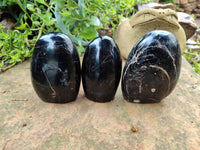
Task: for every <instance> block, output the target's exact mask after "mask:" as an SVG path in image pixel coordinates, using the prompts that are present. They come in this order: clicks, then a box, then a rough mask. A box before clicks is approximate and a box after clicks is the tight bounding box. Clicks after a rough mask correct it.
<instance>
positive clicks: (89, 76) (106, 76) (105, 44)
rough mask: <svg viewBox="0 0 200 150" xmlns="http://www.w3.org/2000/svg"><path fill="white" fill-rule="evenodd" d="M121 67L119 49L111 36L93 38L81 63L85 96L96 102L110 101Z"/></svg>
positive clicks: (118, 79)
mask: <svg viewBox="0 0 200 150" xmlns="http://www.w3.org/2000/svg"><path fill="white" fill-rule="evenodd" d="M121 67H122V61H121V57H120V53H119V49H118V47H117V45H116V44H115V42H114V40H113V39H112V38H110V37H107V36H102V37H98V38H96V39H95V40H93V41H92V42H91V43H90V44H89V46H88V48H87V49H86V51H85V55H84V58H83V64H82V81H83V88H84V92H85V96H86V97H87V98H88V99H90V100H93V101H96V102H107V101H111V100H112V99H113V98H114V96H115V93H116V90H117V87H118V85H119V81H120V76H121Z"/></svg>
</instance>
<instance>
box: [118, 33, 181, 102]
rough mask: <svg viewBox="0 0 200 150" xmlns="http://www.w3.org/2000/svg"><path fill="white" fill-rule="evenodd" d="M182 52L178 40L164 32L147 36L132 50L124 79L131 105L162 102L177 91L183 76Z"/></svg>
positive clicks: (126, 95)
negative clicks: (181, 74)
mask: <svg viewBox="0 0 200 150" xmlns="http://www.w3.org/2000/svg"><path fill="white" fill-rule="evenodd" d="M180 67H181V51H180V47H179V43H178V40H177V39H176V37H175V36H174V35H173V34H172V33H170V32H168V31H163V30H155V31H152V32H149V33H147V34H146V35H145V36H144V37H143V38H142V39H141V40H140V41H139V42H138V43H137V44H136V45H135V46H134V47H133V49H132V51H131V52H130V54H129V56H128V59H127V61H126V64H125V66H124V70H123V75H122V85H121V86H122V92H123V96H124V98H125V99H126V100H127V101H130V102H137V103H153V102H159V101H161V100H162V99H163V98H165V97H166V96H168V95H169V94H170V93H171V92H172V90H173V89H174V87H175V85H176V83H177V80H178V78H179V74H180Z"/></svg>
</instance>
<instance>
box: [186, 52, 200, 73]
mask: <svg viewBox="0 0 200 150" xmlns="http://www.w3.org/2000/svg"><path fill="white" fill-rule="evenodd" d="M183 56H184V57H185V58H186V59H187V60H188V61H189V62H190V64H191V65H192V68H193V69H194V70H195V72H196V73H198V74H200V53H199V52H197V51H195V52H193V51H191V50H187V49H186V50H185V51H184V53H183Z"/></svg>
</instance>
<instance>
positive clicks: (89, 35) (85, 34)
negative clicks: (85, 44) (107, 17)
mask: <svg viewBox="0 0 200 150" xmlns="http://www.w3.org/2000/svg"><path fill="white" fill-rule="evenodd" d="M79 36H80V37H82V38H84V39H94V38H96V37H98V32H97V31H96V29H95V28H94V27H88V28H84V30H83V31H82V32H81V33H80V34H79Z"/></svg>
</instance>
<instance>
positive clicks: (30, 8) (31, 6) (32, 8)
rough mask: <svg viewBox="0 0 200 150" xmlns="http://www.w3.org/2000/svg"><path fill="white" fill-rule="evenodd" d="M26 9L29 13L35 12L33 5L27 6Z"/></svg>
mask: <svg viewBox="0 0 200 150" xmlns="http://www.w3.org/2000/svg"><path fill="white" fill-rule="evenodd" d="M27 8H28V10H30V11H35V8H34V4H27Z"/></svg>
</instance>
